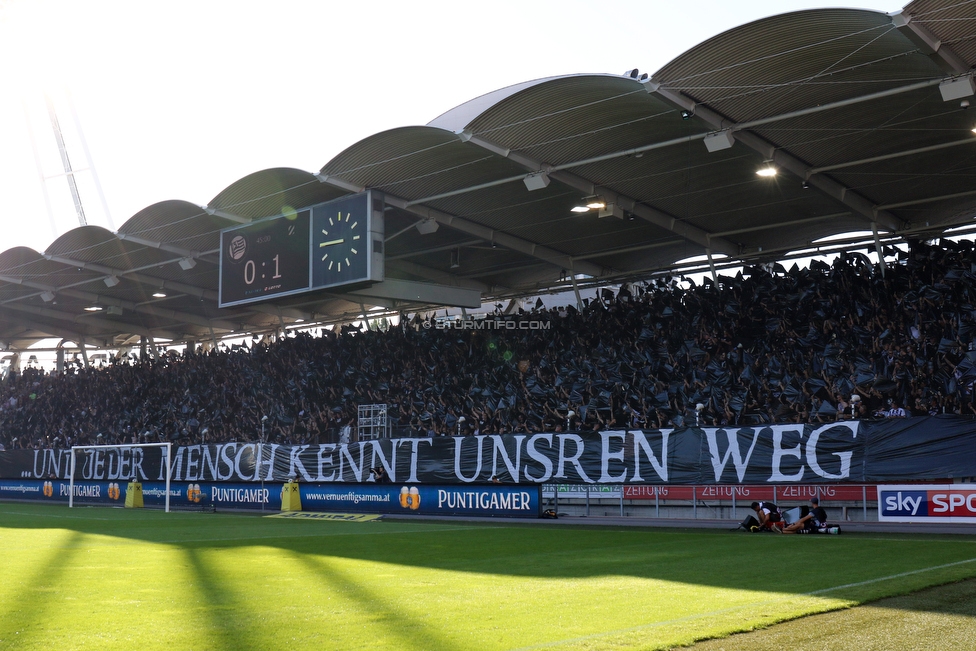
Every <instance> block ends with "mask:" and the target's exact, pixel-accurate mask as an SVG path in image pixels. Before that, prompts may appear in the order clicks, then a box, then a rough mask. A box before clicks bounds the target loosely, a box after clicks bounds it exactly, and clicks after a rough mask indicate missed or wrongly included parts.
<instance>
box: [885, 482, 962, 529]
mask: <svg viewBox="0 0 976 651" xmlns="http://www.w3.org/2000/svg"><path fill="white" fill-rule="evenodd" d="M878 521H880V522H954V523H958V524H976V484H903V485H892V486H878Z"/></svg>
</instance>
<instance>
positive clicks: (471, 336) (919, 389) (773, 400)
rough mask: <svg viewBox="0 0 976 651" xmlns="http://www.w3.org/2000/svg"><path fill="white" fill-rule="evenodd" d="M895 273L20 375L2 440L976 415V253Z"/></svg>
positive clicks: (836, 269) (627, 291)
mask: <svg viewBox="0 0 976 651" xmlns="http://www.w3.org/2000/svg"><path fill="white" fill-rule="evenodd" d="M898 257H899V258H900V260H899V261H898V262H897V263H895V264H889V265H888V266H887V267H886V268H885V269H884V270H882V268H881V267H879V266H877V265H872V264H870V263H869V261H868V259H867V257H866V256H864V255H863V254H861V253H858V252H848V253H845V254H843V255H841V256H839V257H838V258H837V259H836V261H835V262H834V263H833V264H832V265H831V266H828V265H826V264H825V263H823V262H818V261H816V260H814V261H813V262H812V263H811V265H810V267H809V268H802V269H801V268H798V267H796V266H794V267H793V268H791V269H790V270H788V271H787V270H785V269H783V268H782V267H781V266H779V265H775V266H772V267H766V268H758V267H750V268H746V269H745V270H744V272H742V273H738V274H736V275H735V276H734V277H733V276H719V278H718V282H717V283H715V282H712V281H711V279H710V278H706V281H705V284H703V285H695V284H694V283H693V282H691V281H688V280H687V279H682V278H679V277H671V276H662V277H660V278H658V279H656V280H653V281H649V282H646V283H640V284H634V285H624V286H622V287H621V288H620V289H619V291H616V292H614V291H610V290H608V289H603V290H600V291H599V292H598V294H597V296H596V297H594V298H593V299H590V300H588V301H587V302H586V303H587V304H586V306H585V307H584V310H583V311H582V313H580V312H578V311H577V310H576V309H575V308H574V307H563V308H554V309H545V308H543V307H542V304H541V302H540V303H538V304H537V305H538V308H537V309H535V310H530V311H523V312H522V313H521V314H516V315H510V316H499V317H498V318H510V319H516V320H523V321H527V320H533V321H536V322H540V323H547V324H548V326H547V329H536V330H518V329H516V330H471V329H466V330H460V329H454V328H443V327H431V326H433V325H434V324H433V323H432V322H430V321H426V322H424V321H422V320H421V319H420V318H419V317H414V318H413V319H412V320H408V321H404V323H402V324H401V325H400V326H394V327H391V328H389V329H388V330H387V331H385V332H379V331H372V330H363V331H360V330H356V329H354V328H351V327H346V328H344V329H343V330H342V332H340V333H338V334H336V333H333V332H329V331H326V332H325V334H324V335H323V336H322V337H312V336H310V335H308V334H305V333H292V334H290V335H289V336H283V337H281V338H279V339H277V340H274V341H267V342H265V341H253V342H251V343H250V345H241V346H233V347H232V348H226V347H223V348H219V349H214V350H211V351H208V352H202V351H200V350H197V351H195V352H188V353H186V354H184V355H176V354H175V353H173V354H170V355H167V356H164V357H163V358H161V359H159V360H149V359H146V360H144V361H143V362H141V363H138V362H136V363H132V362H130V361H128V360H126V359H123V360H121V361H116V362H115V363H113V364H111V365H110V366H109V367H107V368H105V369H101V370H95V369H85V368H82V367H81V365H80V364H79V365H78V368H76V369H72V370H70V371H69V372H67V373H66V374H64V375H61V376H56V375H47V374H45V373H43V372H41V371H39V370H36V369H26V370H24V371H23V373H21V374H19V375H18V374H11V375H10V376H9V377H8V379H7V380H6V381H5V382H4V383H3V385H2V387H0V404H2V408H0V432H3V439H2V443H3V444H4V446H5V447H7V448H8V449H16V448H28V447H50V446H55V447H58V446H67V445H70V444H75V445H77V444H94V443H117V442H130V441H145V440H150V441H156V440H174V441H180V442H184V443H193V442H204V441H205V442H221V441H254V440H258V439H262V438H263V439H264V440H266V441H270V442H280V443H304V442H335V441H337V440H338V432H339V429H340V428H341V426H342V425H344V424H346V423H348V422H349V421H350V419H353V418H355V416H356V407H357V405H358V404H362V403H388V404H389V405H390V410H391V419H392V421H393V431H394V435H397V436H405V435H408V436H438V435H450V434H457V433H462V434H472V433H518V432H538V431H560V430H563V429H566V428H567V427H569V428H571V429H574V430H575V429H587V430H597V429H615V428H616V429H622V428H626V427H630V428H638V427H645V428H658V427H667V426H682V425H695V424H699V425H702V426H711V425H725V424H753V423H762V422H829V421H833V420H835V419H839V418H849V417H852V416H856V417H858V418H870V417H883V416H884V414H885V412H886V411H887V410H888V405H887V403H888V402H889V401H890V400H895V401H897V402H898V403H900V404H901V405H904V406H906V408H907V409H908V410H909V413H910V414H911V415H930V414H938V413H952V414H963V415H973V414H976V408H974V405H973V383H974V381H976V365H974V358H976V352H973V351H972V348H973V341H974V333H976V320H974V315H976V312H974V310H973V308H972V303H973V298H974V297H973V296H972V286H973V280H974V279H976V272H974V270H976V250H974V245H973V242H971V241H962V242H959V243H956V242H953V241H950V240H942V241H941V242H940V243H939V244H938V245H931V244H927V243H922V242H917V241H916V242H913V243H911V246H910V249H909V250H908V251H905V252H901V253H900V254H899V256H898ZM854 394H856V395H858V396H859V397H860V398H861V400H860V401H859V402H853V405H854V410H853V411H852V406H851V404H852V401H851V400H850V396H852V395H854ZM697 405H701V406H702V409H700V410H696V409H695V407H696V406H697ZM569 411H573V412H575V415H576V416H575V417H574V418H573V419H572V420H569V419H568V418H567V415H568V412H569ZM263 416H268V419H267V421H265V423H266V424H265V425H264V427H262V417H263ZM462 416H463V417H464V421H462V422H461V423H460V424H459V419H460V418H461V417H462Z"/></svg>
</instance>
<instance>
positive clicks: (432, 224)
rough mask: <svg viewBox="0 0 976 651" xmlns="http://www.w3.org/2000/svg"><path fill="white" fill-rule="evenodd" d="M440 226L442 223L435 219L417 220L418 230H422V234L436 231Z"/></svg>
mask: <svg viewBox="0 0 976 651" xmlns="http://www.w3.org/2000/svg"><path fill="white" fill-rule="evenodd" d="M438 228H440V224H438V223H437V222H436V221H435V220H433V219H424V220H422V221H419V222H417V230H418V231H420V234H421V235H430V234H431V233H436V232H437V229H438Z"/></svg>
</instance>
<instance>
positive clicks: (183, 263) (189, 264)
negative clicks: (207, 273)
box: [180, 258, 197, 271]
mask: <svg viewBox="0 0 976 651" xmlns="http://www.w3.org/2000/svg"><path fill="white" fill-rule="evenodd" d="M195 266H197V261H196V260H194V259H193V258H182V259H181V260H180V269H182V270H183V271H189V270H190V269H192V268H193V267H195Z"/></svg>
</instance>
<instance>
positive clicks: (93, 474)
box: [68, 443, 173, 513]
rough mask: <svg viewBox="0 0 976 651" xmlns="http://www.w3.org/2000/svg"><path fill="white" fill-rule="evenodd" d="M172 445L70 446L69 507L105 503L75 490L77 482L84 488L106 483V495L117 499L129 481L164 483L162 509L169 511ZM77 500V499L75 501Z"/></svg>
mask: <svg viewBox="0 0 976 651" xmlns="http://www.w3.org/2000/svg"><path fill="white" fill-rule="evenodd" d="M172 453H173V444H172V443H126V444H120V445H73V446H71V458H70V460H69V463H68V508H73V507H74V506H75V503H76V502H78V503H79V504H82V503H83V504H86V505H89V504H104V501H100V500H94V499H91V498H90V496H89V495H87V490H81V489H80V488H76V486H78V481H81V482H83V483H84V484H85V485H86V488H88V489H90V488H91V487H94V486H97V487H98V489H99V491H98V492H99V495H100V494H101V488H102V484H105V483H107V484H108V486H107V489H106V490H107V494H108V495H109V497H110V498H111V499H119V498H120V497H121V495H123V494H124V489H125V485H126V484H128V483H129V482H131V481H137V482H142V481H153V482H164V483H165V489H164V491H163V493H164V495H165V502H164V503H165V509H166V512H167V513H169V511H170V508H169V507H170V504H169V501H170V500H169V498H170V476H171V475H172ZM76 498H77V499H76Z"/></svg>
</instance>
